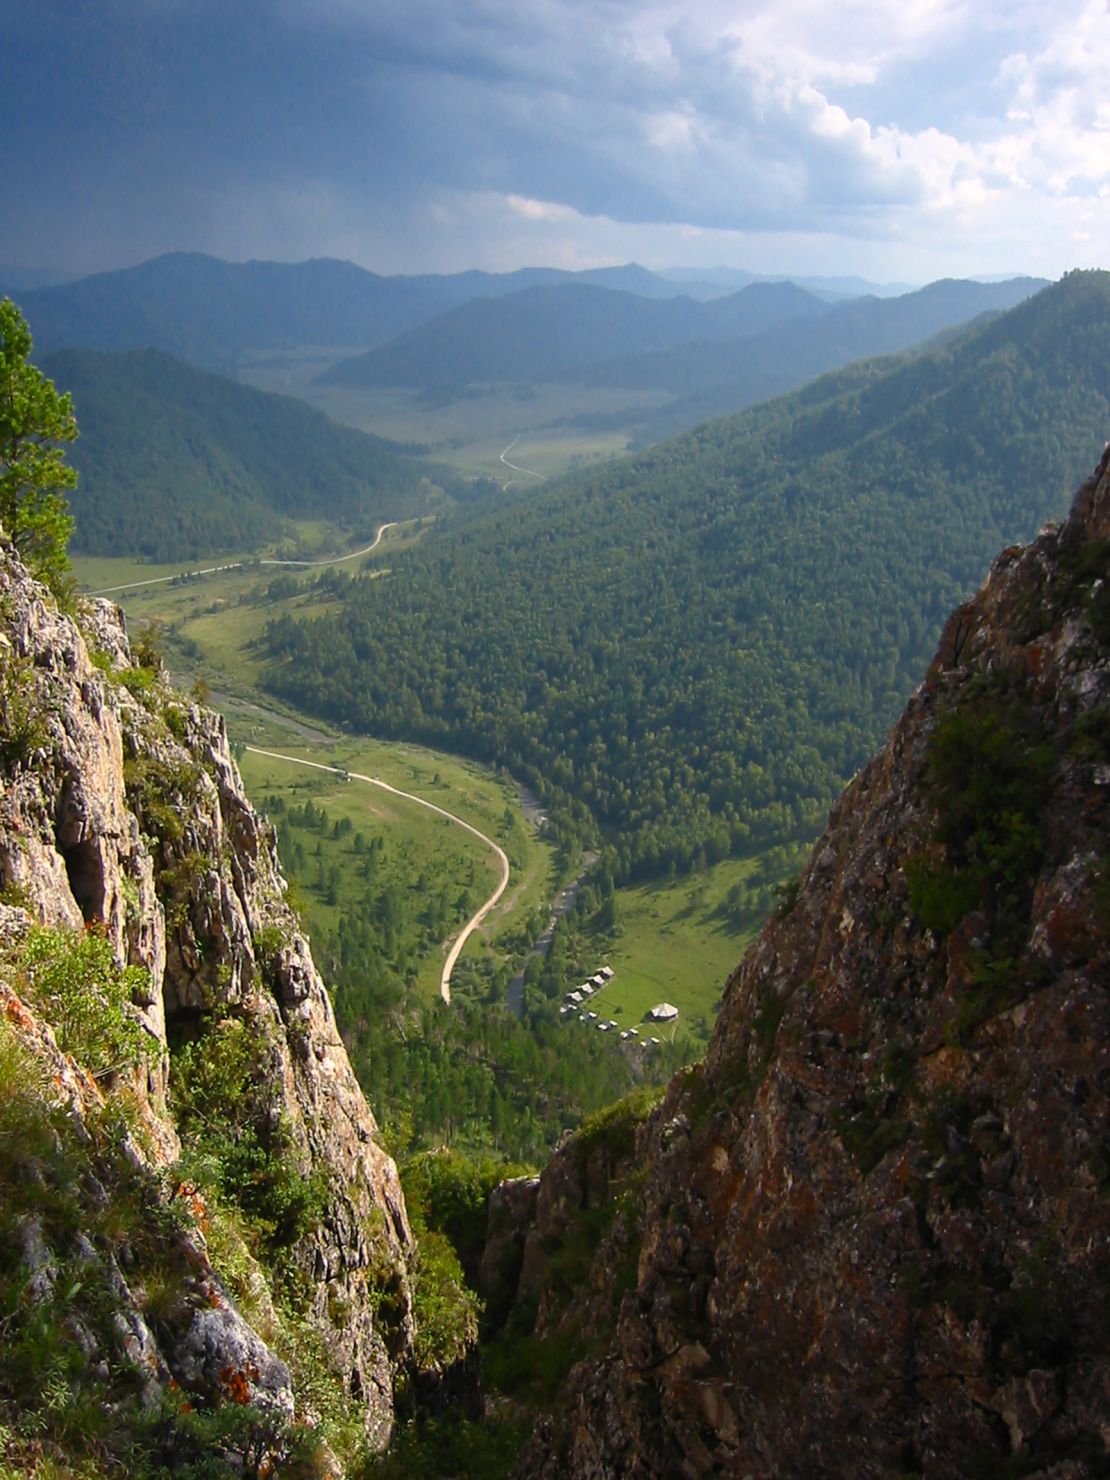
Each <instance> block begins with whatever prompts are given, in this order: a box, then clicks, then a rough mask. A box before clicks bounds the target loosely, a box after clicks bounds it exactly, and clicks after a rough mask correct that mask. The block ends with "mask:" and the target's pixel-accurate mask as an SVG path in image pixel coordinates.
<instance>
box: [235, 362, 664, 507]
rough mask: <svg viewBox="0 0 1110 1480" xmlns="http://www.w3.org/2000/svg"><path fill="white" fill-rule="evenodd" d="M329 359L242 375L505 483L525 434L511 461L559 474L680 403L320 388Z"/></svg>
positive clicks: (551, 391) (554, 390) (573, 390)
mask: <svg viewBox="0 0 1110 1480" xmlns="http://www.w3.org/2000/svg"><path fill="white" fill-rule="evenodd" d="M335 358H341V356H340V355H336V356H335ZM325 363H328V362H327V361H326V360H325V359H324V357H323V352H321V355H320V356H319V357H315V356H312V357H303V356H291V357H289V358H288V359H283V358H281V357H277V356H272V357H269V358H268V360H267V362H266V363H265V364H256V365H252V366H250V367H248V368H247V369H246V370H245V371H244V372H243V373H242V376H241V378H242V379H243V380H245V381H247V382H248V383H249V384H251V385H254V386H258V387H259V388H260V389H262V390H273V391H282V392H283V393H285V394H288V395H295V396H298V397H299V398H300V399H302V400H305V401H308V402H309V403H310V404H311V405H313V406H316V407H318V408H319V409H320V410H321V411H324V412H326V413H327V415H329V416H330V417H332V418H333V419H334V420H335V421H339V422H343V423H345V424H346V425H348V426H353V427H357V428H358V429H359V430H360V431H364V432H373V433H375V434H376V435H377V436H379V437H388V438H390V439H392V440H394V441H397V442H401V443H417V444H419V445H421V446H422V447H426V448H427V449H428V452H427V455H428V456H429V457H430V458H432V459H433V460H435V461H436V462H441V463H446V464H448V465H450V466H452V467H455V468H457V469H458V470H459V471H460V472H462V473H465V474H468V475H478V476H487V477H491V478H495V479H497V480H498V481H500V482H504V481H505V479H506V478H508V477H509V476H510V474H509V473H508V471H507V470H506V468H505V465H504V464H503V463H502V462H501V461H500V453H501V451H502V449H503V448H504V447H505V445H506V444H507V443H508V442H511V441H512V439H513V437H515V436H516V435H517V434H518V433H519V434H521V439H522V440H521V450H526V451H527V453H528V456H525V457H521V458H512V457H511V454H510V457H511V460H512V461H514V462H517V463H519V464H520V466H521V467H528V468H534V469H535V470H536V472H538V473H543V474H544V476H545V477H555V476H557V475H558V474H560V473H565V472H567V471H568V470H569V469H570V468H572V467H573V466H575V465H576V464H577V462H579V461H589V460H595V459H598V458H607V457H609V456H611V455H613V454H618V453H622V452H624V451H625V449H626V448H627V445H628V434H629V430H630V429H631V425H632V422H633V413H634V411H635V410H636V409H638V408H640V407H643V406H660V405H665V404H666V403H667V402H668V401H670V400H671V399H672V397H671V396H670V395H669V394H668V393H667V392H666V391H641V390H627V389H624V388H622V387H620V386H599V387H592V386H591V387H583V386H576V385H561V384H537V385H528V386H517V385H488V386H473V387H469V388H468V389H467V390H466V392H465V393H462V394H458V395H454V396H451V397H450V398H446V397H445V398H444V399H443V400H442V401H439V400H433V399H432V398H431V397H425V396H424V395H422V394H421V392H419V391H413V390H406V389H404V388H400V387H398V388H392V389H359V388H357V387H352V386H339V385H313V384H312V383H311V381H312V377H313V376H314V375H315V374H317V373H318V372H319V370H320V369H321V368H323V365H324V364H325ZM332 363H334V360H333V361H332ZM626 409H627V410H628V412H629V427H628V428H627V429H625V428H620V427H617V428H609V429H606V430H605V431H587V430H585V429H583V428H581V427H575V426H552V425H551V423H553V422H558V421H563V420H568V419H573V418H574V417H576V416H581V415H583V414H587V415H594V414H596V413H598V412H603V413H604V412H621V411H624V410H626ZM533 459H534V460H533ZM517 476H519V475H517ZM528 481H531V480H528Z"/></svg>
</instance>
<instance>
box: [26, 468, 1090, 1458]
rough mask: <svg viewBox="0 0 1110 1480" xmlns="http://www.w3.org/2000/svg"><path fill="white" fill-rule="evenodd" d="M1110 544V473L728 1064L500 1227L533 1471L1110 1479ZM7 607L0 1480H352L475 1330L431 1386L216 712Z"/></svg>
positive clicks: (392, 1183)
mask: <svg viewBox="0 0 1110 1480" xmlns="http://www.w3.org/2000/svg"><path fill="white" fill-rule="evenodd" d="M1108 552H1110V459H1108V458H1106V457H1104V458H1103V461H1102V463H1101V465H1100V468H1099V469H1098V471H1097V472H1096V474H1095V475H1094V476H1093V477H1092V478H1091V479H1090V480H1089V481H1088V482H1087V483H1086V484H1085V485H1084V487H1083V488H1082V489H1081V490H1080V493H1079V494H1078V496H1077V499H1076V501H1075V504H1074V506H1073V509H1072V512H1071V514H1070V515H1069V517H1068V519H1067V520H1066V521H1065V522H1064V523H1063V524H1061V525H1060V526H1059V527H1053V528H1049V529H1048V530H1046V531H1045V532H1043V533H1042V534H1041V535H1040V536H1038V538H1037V539H1036V540H1035V541H1034V542H1033V543H1032V544H1031V545H1029V546H1028V547H1026V548H1017V547H1015V548H1011V549H1009V550H1007V551H1006V552H1004V553H1003V554H1002V555H1001V556H1000V557H999V558H998V560H997V561H996V563H995V566H994V568H993V570H992V573H991V576H990V578H989V579H988V581H987V583H986V585H985V586H984V587H983V589H982V590H981V591H980V593H979V594H978V595H977V596H976V597H974V598H972V600H970V601H969V602H967V603H965V604H964V605H963V606H961V607H960V608H959V610H958V611H957V612H956V613H955V614H954V615H953V616H952V618H951V619H950V620H949V622H948V624H947V626H946V628H945V631H944V634H943V637H942V639H941V644H940V648H939V651H938V654H937V656H936V658H935V660H934V662H933V664H932V666H931V667H930V669H929V672H928V674H927V676H926V678H925V680H924V682H923V684H922V685H921V686H920V687H919V688H918V689H917V690H916V692H915V693H914V695H913V697H912V698H911V700H910V702H909V704H908V706H907V708H906V710H905V713H904V714H903V716H902V718H901V719H900V720H899V721H898V723H897V724H896V725H895V727H894V729H893V731H892V732H891V735H890V738H889V740H888V741H887V744H886V746H885V747H884V749H883V750H882V751H881V752H880V753H879V754H878V755H877V756H876V758H875V759H874V760H872V761H871V762H870V763H869V764H868V765H867V766H866V767H865V768H864V769H863V770H862V771H861V772H860V773H859V775H858V776H857V777H856V778H855V779H854V780H853V781H852V783H851V784H850V786H849V788H848V790H847V791H846V792H845V794H844V795H843V797H842V798H841V799H840V800H839V801H838V802H837V803H836V804H835V806H834V807H833V810H832V813H831V815H830V818H829V824H828V828H827V830H826V831H825V833H824V835H823V836H822V837H821V839H820V840H819V841H818V843H817V845H816V846H815V848H814V850H813V853H812V855H811V857H810V860H809V862H808V864H807V865H806V868H805V869H804V871H803V873H802V876H801V877H800V879H799V880H798V881H797V884H796V887H792V888H791V889H788V890H787V891H786V892H785V893H784V894H783V897H782V900H781V903H780V906H779V908H778V910H777V911H776V913H775V916H774V917H773V918H772V919H770V920H769V921H768V922H767V924H766V925H765V926H764V928H763V930H762V932H761V934H760V935H759V937H758V939H757V940H756V942H755V943H754V944H753V946H752V948H751V949H750V951H749V952H748V954H747V956H746V957H745V959H744V961H743V963H742V964H741V965H740V967H739V968H738V969H737V971H736V972H735V973H734V974H733V975H732V977H731V978H730V980H729V982H728V984H727V987H726V990H725V996H724V1002H723V1006H722V1009H721V1012H720V1015H719V1018H718V1021H717V1024H716V1027H715V1029H714V1032H713V1037H712V1041H711V1043H710V1047H709V1051H708V1054H707V1056H706V1059H705V1061H704V1063H702V1064H699V1065H696V1066H693V1067H691V1068H689V1069H687V1070H685V1071H684V1072H683V1073H681V1074H680V1075H679V1076H677V1077H676V1078H675V1079H674V1080H673V1081H672V1083H671V1084H670V1086H669V1087H668V1089H667V1090H666V1093H665V1095H664V1097H663V1099H662V1101H661V1102H660V1103H659V1104H657V1105H654V1106H653V1105H652V1098H653V1097H651V1096H646V1095H640V1096H637V1097H634V1099H633V1100H632V1101H630V1102H627V1103H625V1104H623V1105H620V1106H617V1107H614V1109H613V1110H612V1111H609V1112H602V1113H601V1114H600V1115H598V1116H595V1117H593V1118H592V1120H591V1121H590V1122H588V1123H587V1124H586V1125H585V1126H584V1127H583V1128H582V1129H581V1130H580V1131H579V1132H577V1133H574V1134H572V1135H571V1136H570V1137H569V1138H567V1139H566V1140H565V1141H564V1142H563V1143H562V1144H561V1145H560V1146H559V1147H558V1148H557V1149H556V1150H555V1152H554V1153H553V1155H552V1158H551V1161H550V1163H549V1164H548V1166H547V1167H546V1168H545V1169H544V1170H543V1172H542V1174H541V1175H540V1177H539V1178H538V1180H537V1179H534V1178H529V1179H525V1180H520V1181H514V1182H509V1183H506V1184H504V1185H502V1186H501V1187H500V1188H498V1189H496V1190H495V1192H494V1193H493V1195H492V1198H491V1210H490V1237H489V1239H488V1241H487V1245H486V1249H485V1254H484V1257H483V1259H482V1270H481V1285H482V1293H483V1295H484V1297H485V1299H486V1301H487V1310H488V1312H489V1313H490V1315H489V1317H488V1319H490V1320H491V1321H493V1323H494V1324H495V1325H499V1327H500V1332H501V1336H502V1337H503V1338H505V1337H509V1338H512V1339H513V1340H516V1341H517V1342H519V1343H521V1346H520V1348H519V1350H521V1351H524V1350H527V1351H528V1352H531V1353H535V1352H537V1351H541V1352H542V1351H547V1352H549V1353H550V1352H552V1351H556V1352H557V1353H558V1354H559V1358H558V1361H557V1363H556V1364H555V1365H556V1368H557V1370H556V1371H555V1374H554V1377H552V1374H551V1372H550V1371H549V1373H548V1379H549V1381H548V1387H547V1390H546V1392H545V1393H544V1395H543V1398H542V1401H540V1402H539V1403H538V1410H537V1411H538V1416H537V1417H536V1418H535V1420H534V1429H533V1432H532V1433H531V1435H530V1437H529V1438H528V1440H527V1443H526V1445H525V1447H524V1449H523V1452H522V1453H521V1455H520V1457H519V1458H518V1460H517V1462H516V1471H515V1473H516V1474H518V1475H519V1476H522V1477H523V1476H532V1475H547V1476H552V1477H554V1476H564V1475H566V1476H580V1477H591V1480H592V1477H598V1480H600V1477H603V1476H604V1477H610V1476H611V1477H621V1476H629V1477H647V1476H653V1477H654V1476H659V1477H664V1476H672V1475H690V1476H700V1475H714V1474H717V1475H751V1476H772V1475H806V1476H811V1475H829V1476H834V1475H844V1474H852V1475H856V1476H871V1475H874V1476H879V1475H889V1474H923V1475H928V1476H946V1475H961V1474H975V1473H982V1474H1013V1475H1019V1474H1020V1475H1046V1476H1047V1475H1053V1476H1060V1477H1071V1476H1085V1475H1088V1474H1090V1475H1095V1474H1099V1473H1104V1472H1105V1466H1106V1450H1107V1440H1108V1434H1110V1390H1108V1389H1110V1351H1108V1349H1107V1337H1106V1334H1105V1333H1106V1326H1107V1315H1108V1314H1110V1313H1108V1312H1107V1309H1106V1303H1107V1286H1106V1273H1105V1271H1106V1268H1107V1256H1108V1253H1110V1250H1108V1247H1107V1245H1108V1236H1110V1214H1108V1210H1107V1187H1108V1185H1110V1125H1108V1097H1110V1061H1108V1058H1107V1030H1108V1028H1110V1020H1108V1012H1107V1000H1106V991H1107V986H1108V980H1110V945H1108V931H1110V853H1108V843H1107V832H1108V829H1107V823H1108V820H1110V819H1108V805H1110V662H1108V657H1107V644H1108V641H1110V606H1108V601H1110V594H1108V586H1107V576H1108V572H1110V559H1108ZM0 609H2V612H3V642H2V643H0V649H2V651H0V701H2V704H3V711H2V716H0V718H2V721H3V750H2V771H0V777H2V787H3V790H2V795H0V876H2V881H3V886H4V893H3V900H4V903H3V910H2V914H0V945H2V948H3V970H2V972H0V1006H2V1008H3V1039H2V1055H0V1058H2V1063H0V1071H2V1075H3V1077H2V1079H0V1115H3V1117H4V1119H3V1121H0V1125H2V1127H3V1132H4V1134H3V1137H2V1147H3V1150H2V1158H0V1176H2V1179H3V1182H2V1185H3V1189H4V1208H3V1218H4V1221H5V1238H4V1242H5V1246H6V1249H5V1254H4V1264H3V1279H4V1306H3V1321H4V1326H3V1331H4V1337H5V1348H6V1352H7V1360H6V1362H5V1369H6V1370H5V1375H4V1379H3V1381H4V1386H3V1387H2V1388H0V1400H2V1403H3V1412H2V1415H0V1417H2V1422H3V1424H4V1429H5V1443H6V1444H7V1445H8V1452H9V1454H12V1455H15V1456H16V1459H14V1460H6V1462H7V1463H8V1464H9V1465H15V1468H14V1470H13V1471H12V1472H13V1473H20V1468H19V1466H20V1464H22V1466H23V1470H24V1471H25V1472H31V1471H32V1470H33V1467H34V1465H35V1464H37V1463H39V1462H40V1460H42V1456H43V1449H42V1445H41V1443H40V1439H39V1437H37V1436H38V1435H41V1433H42V1432H43V1431H44V1428H45V1430H46V1431H47V1432H49V1433H51V1434H52V1435H53V1437H52V1438H51V1439H50V1443H51V1444H53V1445H54V1446H55V1449H57V1450H58V1452H59V1453H61V1454H62V1456H63V1458H64V1457H65V1455H66V1453H67V1450H66V1445H67V1444H68V1445H72V1446H73V1447H72V1449H71V1450H69V1451H68V1453H69V1456H70V1458H72V1457H73V1456H75V1455H77V1456H81V1457H82V1458H91V1459H94V1460H95V1461H96V1462H97V1463H99V1464H100V1465H101V1466H102V1469H101V1471H100V1473H116V1472H118V1471H119V1470H120V1468H121V1467H126V1466H128V1465H131V1466H132V1470H133V1472H134V1473H140V1472H141V1471H140V1470H139V1469H138V1467H137V1466H138V1461H137V1460H136V1459H135V1458H134V1456H135V1455H140V1452H141V1456H140V1457H141V1460H142V1463H143V1464H145V1465H147V1466H148V1472H150V1473H177V1474H189V1473H193V1474H197V1475H200V1474H202V1473H213V1472H215V1473H219V1472H220V1471H219V1470H216V1471H213V1470H212V1469H211V1468H210V1469H205V1468H204V1466H205V1465H216V1464H221V1465H223V1466H224V1467H225V1469H226V1470H227V1471H228V1472H233V1471H237V1472H239V1473H252V1474H264V1473H272V1472H275V1471H276V1472H277V1473H282V1472H283V1471H284V1472H288V1473H305V1472H307V1473H315V1474H319V1475H323V1474H337V1473H338V1472H339V1469H340V1468H341V1459H340V1457H338V1456H337V1454H336V1453H335V1449H334V1447H333V1445H332V1441H331V1439H330V1438H328V1434H329V1433H331V1434H333V1435H334V1438H335V1444H336V1445H338V1444H340V1439H341V1435H342V1432H343V1431H344V1429H346V1431H347V1433H348V1439H349V1440H350V1433H349V1431H350V1428H351V1423H352V1415H354V1421H355V1422H356V1423H357V1426H358V1427H359V1429H360V1431H361V1434H362V1435H363V1436H365V1441H366V1443H367V1445H368V1447H369V1449H370V1450H380V1449H381V1448H383V1447H384V1446H385V1445H386V1444H387V1443H388V1441H389V1439H390V1435H391V1433H392V1431H393V1429H394V1426H395V1423H396V1419H397V1415H398V1410H399V1409H400V1411H401V1413H402V1414H404V1413H406V1412H411V1411H412V1407H411V1405H412V1402H413V1397H412V1395H413V1392H414V1391H417V1392H421V1391H422V1392H423V1393H424V1394H425V1397H427V1395H428V1394H429V1393H434V1390H435V1388H436V1387H437V1385H439V1386H441V1387H442V1388H444V1389H447V1388H449V1387H450V1381H449V1378H450V1371H449V1369H450V1368H451V1367H452V1366H454V1367H456V1368H458V1369H459V1370H460V1371H462V1370H463V1369H466V1368H467V1364H468V1362H472V1354H473V1348H474V1343H475V1339H476V1330H475V1329H474V1327H473V1326H471V1325H469V1324H468V1322H467V1321H466V1320H465V1319H463V1320H461V1322H460V1325H459V1332H458V1339H457V1342H456V1344H455V1346H454V1347H453V1348H452V1349H451V1350H450V1351H448V1352H446V1354H441V1357H440V1359H439V1361H438V1366H436V1365H435V1364H432V1365H431V1366H429V1365H428V1364H427V1363H426V1361H425V1362H424V1366H423V1368H422V1361H423V1360H424V1359H422V1358H421V1357H420V1356H419V1355H418V1351H419V1346H420V1326H419V1320H418V1319H417V1316H416V1314H415V1306H416V1301H415V1298H414V1283H415V1281H416V1279H417V1276H418V1271H419V1251H418V1247H417V1242H416V1240H414V1236H413V1233H412V1227H411V1220H410V1218H409V1215H408V1212H407V1210H406V1206H405V1200H404V1197H403V1194H402V1192H401V1187H400V1183H399V1180H398V1177H397V1172H396V1168H395V1166H394V1164H393V1162H392V1160H391V1159H390V1157H389V1156H388V1155H387V1154H386V1152H385V1151H384V1150H383V1149H382V1148H381V1146H380V1144H379V1140H378V1136H377V1130H376V1126H375V1122H374V1119H373V1116H372V1115H371V1113H370V1111H369V1108H368V1106H367V1104H366V1101H365V1099H364V1098H363V1095H362V1092H361V1090H360V1089H359V1087H358V1085H357V1084H356V1082H355V1080H354V1076H353V1074H352V1073H351V1070H350V1066H349V1063H348V1060H347V1056H346V1052H345V1050H344V1048H343V1046H342V1044H341V1042H340V1041H339V1037H338V1034H337V1031H336V1028H335V1021H334V1015H333V1013H332V1008H331V1004H330V1002H329V999H328V995H327V992H326V990H325V987H324V985H323V983H322V981H321V979H320V976H319V974H318V972H317V970H316V968H315V966H314V964H313V961H312V957H311V954H310V951H309V948H308V945H307V943H306V941H305V940H304V937H303V935H302V934H301V933H300V931H299V928H298V924H297V921H296V918H295V916H294V915H293V913H292V911H291V910H290V908H289V907H288V905H287V904H286V902H285V899H284V892H285V891H284V884H283V880H282V878H281V874H280V870H279V867H278V864H277V860H276V852H275V848H274V841H273V836H272V833H271V831H270V829H269V827H268V825H267V824H265V823H263V822H262V821H261V820H260V819H259V818H258V817H257V816H256V814H255V813H254V811H253V809H252V808H251V806H250V804H249V803H248V802H247V800H246V798H245V796H244V794H243V791H242V788H241V786H240V784H239V780H238V776H237V773H236V769H235V766H234V763H233V761H232V758H231V756H230V753H229V749H228V745H227V739H226V734H225V733H224V730H223V726H222V722H221V721H220V720H218V719H217V718H216V717H215V716H213V715H211V714H209V713H207V712H206V711H205V710H204V709H203V708H201V707H200V706H199V705H197V704H195V703H193V702H192V701H191V700H189V699H186V698H184V697H183V696H180V695H176V694H175V693H174V692H173V691H172V690H171V689H170V688H169V686H168V685H167V683H166V682H165V680H164V677H163V676H162V674H161V673H160V671H159V668H158V665H157V662H156V661H155V660H154V659H153V658H152V657H151V656H150V655H149V654H147V653H145V652H143V651H142V650H141V643H138V642H137V643H136V645H135V647H134V648H133V647H132V646H131V645H130V644H129V642H128V640H127V637H126V635H125V633H124V630H123V627H122V624H121V621H120V618H119V615H118V613H117V611H116V609H115V608H114V607H112V606H111V605H110V604H109V603H106V602H95V603H84V604H82V607H81V609H80V619H79V622H78V623H75V622H74V621H73V620H71V619H70V618H69V617H67V616H65V615H64V614H60V613H59V612H58V611H57V609H56V606H55V604H54V603H53V602H52V600H51V599H50V598H49V597H47V596H46V595H45V594H44V593H43V591H42V590H41V589H40V588H38V587H36V586H35V585H34V583H33V582H31V581H30V579H29V578H28V577H27V576H26V574H25V572H24V571H23V570H22V568H21V567H20V565H19V562H18V560H17V559H16V557H15V556H14V554H13V553H12V551H11V550H10V549H9V548H5V549H4V551H3V564H2V568H0ZM125 968H131V969H132V973H131V974H130V975H123V976H121V975H120V973H121V972H123V971H124V969H125ZM75 977H76V988H77V990H76V991H75V990H74V986H75ZM121 985H122V987H123V988H124V989H125V990H124V997H123V998H121V996H120V992H119V991H118V990H117V989H118V988H119V987H120V986H121ZM124 998H125V999H126V1000H124ZM75 999H76V1001H77V1006H78V1007H80V1006H81V1004H82V1003H84V1006H85V1007H86V1008H87V1007H88V1004H89V1001H90V1000H91V1002H92V1004H93V1012H92V1016H91V1018H90V1017H89V1015H88V1013H87V1012H86V1013H85V1015H84V1016H82V1014H81V1012H79V1011H77V1010H76V1009H75V1007H74V1001H75ZM136 1026H137V1028H138V1032H139V1036H138V1037H137V1038H136V1036H135V1032H134V1029H135V1028H136ZM105 1045H108V1047H107V1048H106V1047H105ZM209 1189H210V1190H209ZM510 1349H511V1348H510ZM321 1379H326V1380H321ZM460 1386H461V1388H462V1389H463V1390H464V1391H466V1392H468V1393H469V1394H470V1395H471V1396H473V1382H472V1381H471V1380H470V1379H469V1378H466V1379H465V1380H464V1381H462V1382H461V1384H460ZM51 1394H53V1397H51ZM66 1395H68V1397H67V1396H66ZM51 1403H53V1404H54V1408H53V1409H52V1408H51V1406H50V1405H51ZM67 1403H68V1405H69V1406H68V1407H67ZM36 1413H37V1414H41V1415H47V1416H46V1417H44V1418H43V1421H42V1423H41V1424H40V1425H39V1426H38V1427H37V1428H36V1426H35V1424H33V1423H29V1422H27V1421H26V1420H27V1419H28V1416H33V1415H35V1414H36ZM51 1413H54V1414H55V1418H50V1417H49V1415H50V1414H51ZM57 1413H60V1414H61V1415H62V1417H61V1418H57ZM94 1414H98V1415H99V1420H98V1421H97V1422H94V1420H93V1415H94ZM55 1419H56V1421H55ZM232 1419H234V1420H235V1422H234V1423H232V1422H231V1420H232ZM532 1422H533V1420H532V1419H531V1417H530V1418H529V1423H530V1424H531V1423H532ZM50 1423H54V1427H53V1429H51V1428H50V1427H49V1424H50ZM67 1425H68V1427H67ZM350 1442H351V1445H352V1447H351V1452H352V1453H355V1452H356V1450H357V1448H358V1445H357V1444H355V1443H354V1442H353V1441H350ZM82 1446H84V1449H83V1448H82ZM190 1466H191V1467H192V1468H191V1469H190ZM159 1467H161V1468H159ZM305 1467H307V1469H306V1468H305ZM44 1473H45V1472H44ZM92 1473H97V1472H95V1471H94V1472H92ZM475 1473H477V1472H475Z"/></svg>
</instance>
